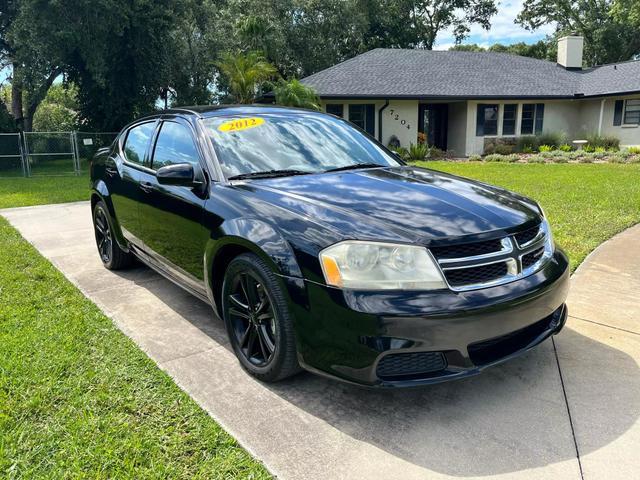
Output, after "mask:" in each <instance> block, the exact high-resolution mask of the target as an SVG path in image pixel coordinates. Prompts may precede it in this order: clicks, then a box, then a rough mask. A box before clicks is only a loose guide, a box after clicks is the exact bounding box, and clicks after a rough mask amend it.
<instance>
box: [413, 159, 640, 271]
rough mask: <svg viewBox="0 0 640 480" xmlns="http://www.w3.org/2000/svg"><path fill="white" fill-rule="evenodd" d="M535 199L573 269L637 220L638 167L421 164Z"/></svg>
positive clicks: (639, 196)
mask: <svg viewBox="0 0 640 480" xmlns="http://www.w3.org/2000/svg"><path fill="white" fill-rule="evenodd" d="M417 165H420V166H424V167H428V168H433V169H436V170H442V171H445V172H448V173H453V174H456V175H461V176H464V177H469V178H474V179H477V180H481V181H484V182H487V183H492V184H495V185H499V186H502V187H505V188H508V189H509V190H513V191H516V192H519V193H522V194H524V195H526V196H529V197H531V198H533V199H535V200H537V201H538V202H539V203H540V205H542V207H543V208H544V210H545V213H546V214H547V216H548V217H549V221H550V222H551V226H552V229H553V233H554V237H555V239H556V242H557V243H558V244H559V245H560V246H561V247H562V248H564V249H565V251H566V252H567V253H568V255H569V258H570V260H571V267H572V269H575V268H576V267H577V266H578V265H579V264H580V263H581V262H582V261H583V260H584V258H585V257H586V256H587V255H588V254H589V252H591V251H592V250H593V249H594V248H595V247H597V246H598V245H599V244H601V243H602V242H604V241H605V240H607V239H608V238H611V237H612V236H614V235H615V234H616V233H618V232H621V231H622V230H624V229H625V228H627V227H630V226H631V225H634V224H635V223H638V222H640V207H639V206H640V182H639V181H638V179H639V178H640V165H638V164H596V165H594V164H493V163H481V162H419V163H417Z"/></svg>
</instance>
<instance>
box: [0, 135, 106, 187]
mask: <svg viewBox="0 0 640 480" xmlns="http://www.w3.org/2000/svg"><path fill="white" fill-rule="evenodd" d="M117 135H118V134H117V133H114V132H94V133H90V132H25V133H1V134H0V178H2V177H17V176H25V177H31V176H51V175H81V174H84V173H87V171H88V170H89V161H90V160H91V158H92V157H93V156H94V155H95V153H96V152H97V151H98V149H100V148H102V147H108V146H109V145H111V143H112V142H113V141H114V139H115V138H116V136H117Z"/></svg>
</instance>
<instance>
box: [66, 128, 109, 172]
mask: <svg viewBox="0 0 640 480" xmlns="http://www.w3.org/2000/svg"><path fill="white" fill-rule="evenodd" d="M117 135H118V133H117V132H99V133H89V132H74V141H75V148H76V159H77V162H78V172H79V173H85V172H87V171H88V170H89V161H90V160H91V159H92V158H93V156H94V155H95V154H96V152H97V151H98V150H99V149H101V148H103V147H108V146H110V145H111V144H112V143H113V141H114V140H115V139H116V136H117Z"/></svg>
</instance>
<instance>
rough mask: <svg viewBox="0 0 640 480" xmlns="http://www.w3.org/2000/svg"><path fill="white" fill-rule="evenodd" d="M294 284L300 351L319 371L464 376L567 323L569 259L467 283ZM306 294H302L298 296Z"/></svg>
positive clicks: (346, 376) (401, 382)
mask: <svg viewBox="0 0 640 480" xmlns="http://www.w3.org/2000/svg"><path fill="white" fill-rule="evenodd" d="M299 287H300V285H299V284H298V292H293V291H292V289H294V287H293V285H290V288H289V290H290V292H289V293H290V296H291V298H297V300H296V301H293V302H292V309H293V312H294V316H295V318H296V333H297V341H298V354H299V360H300V363H301V365H302V366H303V367H304V368H306V369H307V370H310V371H313V372H315V373H318V374H321V375H326V376H330V377H335V378H338V379H341V380H344V381H348V382H352V383H357V384H360V385H367V386H381V387H406V386H417V385H424V384H430V383H437V382H441V381H446V380H452V379H457V378H462V377H466V376H470V375H474V374H477V373H479V372H480V371H481V370H483V369H484V368H486V367H488V366H491V365H495V364H497V363H500V362H504V361H506V360H508V359H510V358H513V357H515V356H517V355H520V354H522V353H523V352H525V351H527V350H529V349H530V348H532V347H534V346H535V345H537V344H539V343H540V342H542V341H543V340H545V339H546V338H548V337H549V336H551V335H553V334H555V333H557V332H559V331H560V329H562V327H563V326H564V322H565V320H566V315H567V309H566V306H565V305H564V302H565V299H566V297H567V293H568V288H569V265H568V261H567V258H566V256H565V255H564V253H562V251H561V250H556V252H555V254H554V256H553V258H552V259H551V260H550V261H549V262H548V263H547V264H546V265H545V266H544V267H543V268H542V269H541V270H539V271H538V272H536V273H535V274H533V275H531V276H529V277H525V278H523V279H520V280H517V281H514V282H512V283H509V284H506V285H500V286H496V287H491V288H485V289H481V290H475V291H468V292H452V291H438V292H379V291H378V292H361V291H346V290H339V289H335V288H331V287H327V286H324V285H319V284H317V283H313V282H305V284H304V288H305V290H306V292H305V294H304V295H301V294H300V291H299ZM303 297H304V299H305V301H302V298H303Z"/></svg>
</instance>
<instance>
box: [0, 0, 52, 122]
mask: <svg viewBox="0 0 640 480" xmlns="http://www.w3.org/2000/svg"><path fill="white" fill-rule="evenodd" d="M39 3H41V2H37V1H36V0H22V1H20V2H18V1H15V0H2V1H0V12H1V14H0V58H1V66H2V68H5V67H9V68H10V69H11V85H12V89H11V114H12V116H13V118H14V121H15V123H16V126H17V128H18V129H20V130H25V131H30V130H31V128H32V122H33V115H34V114H35V112H36V109H37V108H38V105H39V104H40V102H41V101H42V100H43V99H44V97H45V95H46V94H47V91H48V90H49V87H50V86H51V85H52V84H53V82H54V80H55V79H56V78H57V77H58V76H59V75H60V73H61V69H60V67H59V63H58V60H59V56H58V50H57V49H56V48H52V45H53V44H52V43H50V42H46V41H41V40H42V38H41V37H39V32H38V31H37V29H36V28H32V23H33V22H32V21H31V19H32V18H34V17H37V16H38V15H39V14H40V12H39V11H38V4H39Z"/></svg>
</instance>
